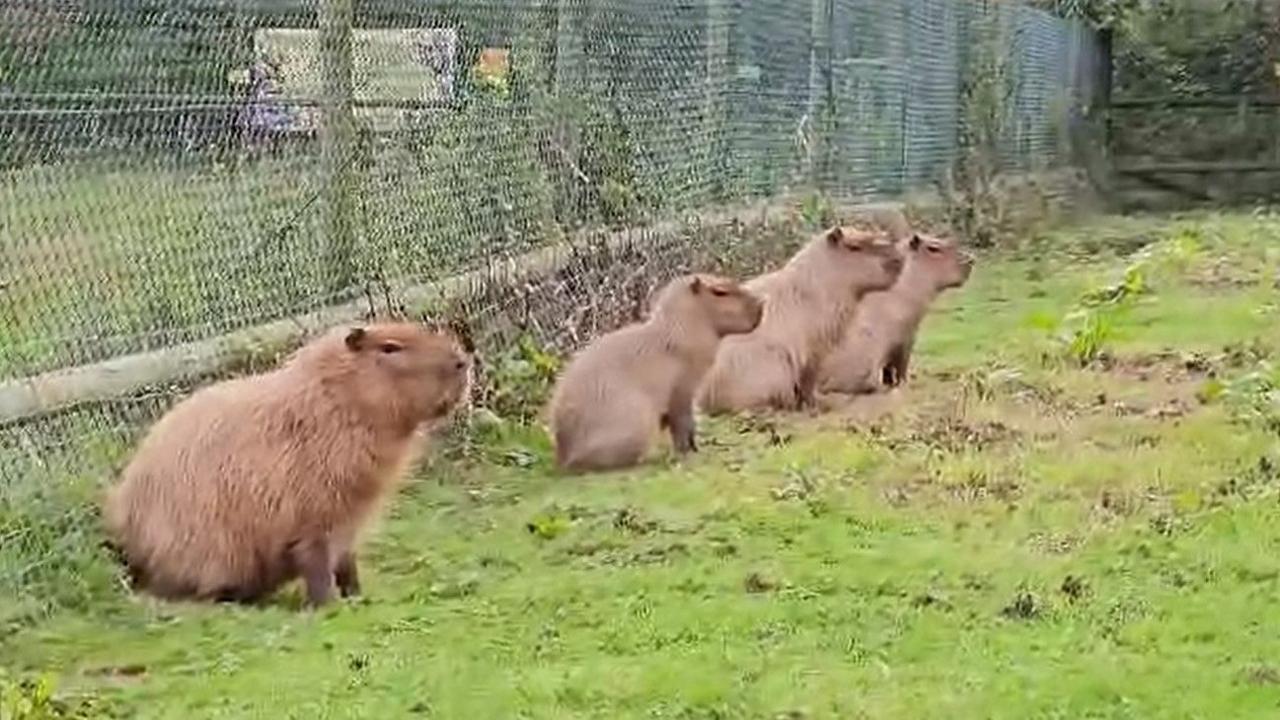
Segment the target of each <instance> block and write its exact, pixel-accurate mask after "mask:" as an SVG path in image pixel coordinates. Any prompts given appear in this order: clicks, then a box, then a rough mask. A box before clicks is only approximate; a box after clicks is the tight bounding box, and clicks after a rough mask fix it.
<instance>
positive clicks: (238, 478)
mask: <svg viewBox="0 0 1280 720" xmlns="http://www.w3.org/2000/svg"><path fill="white" fill-rule="evenodd" d="M471 362H472V361H471V358H470V355H469V353H468V352H467V351H466V350H464V349H463V348H462V347H460V346H459V344H458V342H457V341H456V339H455V338H454V337H453V336H452V335H451V334H448V333H443V332H436V331H433V330H429V329H427V328H426V327H424V326H422V325H417V324H413V323H383V324H374V325H370V326H368V327H362V328H355V329H346V328H342V329H338V330H335V331H333V332H330V333H328V334H326V335H324V336H322V337H320V338H318V339H316V340H314V341H312V342H311V343H309V344H308V345H306V346H304V347H303V348H301V349H300V350H298V352H297V353H295V354H294V356H293V357H291V358H290V359H289V360H288V361H287V362H286V363H285V364H284V365H283V366H282V367H281V368H279V369H277V370H275V371H272V372H268V373H265V374H262V375H257V376H253V377H247V378H241V379H237V380H231V381H227V382H222V383H218V384H216V385H212V386H210V387H208V388H205V389H202V390H200V391H198V392H196V393H195V394H193V395H192V396H191V397H189V398H187V399H186V400H184V401H182V402H181V403H179V404H178V405H177V406H175V407H174V408H173V409H172V410H171V411H170V412H169V413H168V414H166V415H165V416H164V417H163V418H161V419H160V421H159V422H157V423H156V425H155V426H154V427H152V428H151V430H150V432H149V433H148V435H147V437H146V438H145V439H144V440H143V442H142V444H141V446H140V447H139V448H138V450H137V452H136V454H135V455H134V457H133V459H132V461H131V462H130V463H129V465H128V467H127V468H126V469H125V471H124V474H123V477H122V479H121V481H120V483H119V484H118V485H116V486H115V487H114V488H113V489H112V490H111V492H110V494H109V496H108V498H107V501H106V508H105V517H106V524H107V527H108V530H109V532H110V533H111V535H112V536H113V538H114V540H115V542H116V544H117V546H118V550H119V551H120V552H121V554H122V555H123V557H124V560H125V562H126V563H127V565H128V567H129V571H130V575H131V577H132V579H133V581H134V585H135V587H136V588H138V589H140V590H144V591H146V592H148V593H150V594H152V595H155V596H158V597H161V598H167V599H192V600H223V601H239V602H254V601H257V600H260V599H262V598H264V597H265V596H267V595H269V594H270V593H272V592H273V591H275V590H276V589H277V588H279V587H280V586H281V585H283V584H284V583H286V582H289V581H291V580H293V579H295V578H299V577H301V578H302V579H303V580H304V582H305V585H306V597H307V602H308V604H309V605H311V606H318V605H322V604H324V603H326V602H328V601H329V600H331V599H332V597H333V595H334V589H335V585H336V588H337V589H338V590H339V591H341V593H342V594H343V596H351V595H355V594H358V593H359V591H360V581H359V574H358V571H357V567H356V559H355V548H356V544H357V540H358V535H359V533H360V530H361V528H362V527H363V526H364V525H365V524H366V523H367V521H369V520H370V519H371V517H372V516H373V515H374V514H375V513H376V510H377V509H378V506H379V505H380V503H381V501H382V500H383V499H384V498H385V497H386V496H387V495H388V494H389V493H390V492H391V491H392V490H393V489H394V488H395V487H396V485H397V482H398V481H399V480H400V478H401V477H402V476H403V475H404V473H405V470H406V467H407V466H408V465H409V463H410V462H411V461H412V459H413V457H414V455H415V452H416V450H417V447H418V445H419V444H420V442H419V439H420V436H421V434H420V432H419V429H420V426H422V425H423V424H424V423H427V422H430V421H434V420H440V419H442V418H444V417H446V416H447V415H448V414H449V413H450V412H451V411H452V410H453V409H454V408H455V407H456V406H457V405H458V404H459V402H460V401H461V400H462V399H463V398H464V397H465V395H466V394H467V392H468V391H469V387H470V368H471Z"/></svg>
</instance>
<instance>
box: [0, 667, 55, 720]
mask: <svg viewBox="0 0 1280 720" xmlns="http://www.w3.org/2000/svg"><path fill="white" fill-rule="evenodd" d="M60 717H63V716H62V714H61V713H60V712H59V711H58V710H57V709H56V706H55V705H54V701H53V678H50V677H47V676H46V677H40V678H38V679H36V680H14V679H12V678H10V677H9V676H8V674H7V673H6V672H4V670H3V669H0V718H2V719H3V720H55V719H56V718H60Z"/></svg>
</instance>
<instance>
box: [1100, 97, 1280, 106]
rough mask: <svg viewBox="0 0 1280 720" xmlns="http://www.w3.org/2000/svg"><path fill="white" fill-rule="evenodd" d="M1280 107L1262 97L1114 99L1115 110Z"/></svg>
mask: <svg viewBox="0 0 1280 720" xmlns="http://www.w3.org/2000/svg"><path fill="white" fill-rule="evenodd" d="M1241 106H1244V107H1258V108H1269V107H1280V98H1274V97H1264V96H1261V95H1206V96H1204V97H1188V96H1185V95H1181V96H1174V95H1168V96H1161V97H1145V98H1120V99H1116V98H1112V100H1111V105H1110V107H1111V109H1113V110H1145V109H1150V108H1166V107H1167V108H1231V109H1236V108H1239V107H1241Z"/></svg>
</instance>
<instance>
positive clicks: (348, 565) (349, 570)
mask: <svg viewBox="0 0 1280 720" xmlns="http://www.w3.org/2000/svg"><path fill="white" fill-rule="evenodd" d="M333 580H334V582H335V583H337V585H338V592H339V593H341V594H342V597H344V598H346V597H355V596H357V595H359V594H360V571H359V569H358V568H357V567H356V554H355V553H354V552H352V551H350V550H348V551H346V552H344V553H342V554H341V555H339V556H338V563H337V565H335V566H334V568H333Z"/></svg>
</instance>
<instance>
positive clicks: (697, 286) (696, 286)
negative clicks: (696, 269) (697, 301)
mask: <svg viewBox="0 0 1280 720" xmlns="http://www.w3.org/2000/svg"><path fill="white" fill-rule="evenodd" d="M689 289H690V290H692V291H693V294H694V295H697V294H698V293H700V292H702V278H700V277H698V276H697V275H694V276H693V281H692V282H690V283H689Z"/></svg>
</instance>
